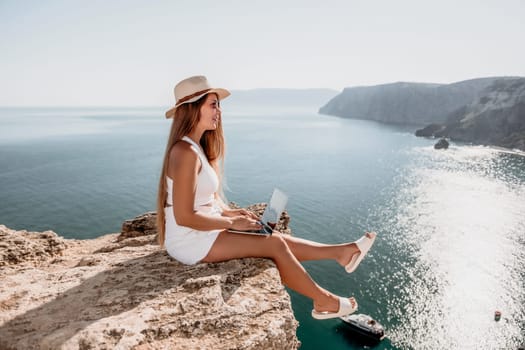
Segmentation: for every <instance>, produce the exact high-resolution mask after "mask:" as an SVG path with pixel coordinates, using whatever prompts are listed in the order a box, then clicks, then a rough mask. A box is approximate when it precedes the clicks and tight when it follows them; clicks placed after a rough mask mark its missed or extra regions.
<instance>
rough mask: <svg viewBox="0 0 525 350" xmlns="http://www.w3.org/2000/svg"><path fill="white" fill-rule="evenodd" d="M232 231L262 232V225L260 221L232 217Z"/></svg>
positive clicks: (239, 216) (244, 217) (246, 217)
mask: <svg viewBox="0 0 525 350" xmlns="http://www.w3.org/2000/svg"><path fill="white" fill-rule="evenodd" d="M231 222H232V225H231V227H230V228H231V229H233V230H238V231H251V230H260V229H261V228H262V225H261V224H260V223H259V220H256V219H253V218H251V217H248V216H245V215H238V216H233V217H231Z"/></svg>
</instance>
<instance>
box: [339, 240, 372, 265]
mask: <svg viewBox="0 0 525 350" xmlns="http://www.w3.org/2000/svg"><path fill="white" fill-rule="evenodd" d="M376 236H377V234H376V233H375V232H367V233H365V235H364V236H363V237H361V238H360V239H359V240H362V239H363V238H365V237H366V238H368V239H370V240H371V242H372V243H373V241H374V240H375V238H376ZM357 242H358V241H356V242H352V243H348V244H346V245H344V248H345V249H343V251H342V253H341V255H340V256H339V257H338V258H337V259H336V260H337V262H338V263H339V265H341V266H343V267H346V266H347V265H348V264H349V263H350V262H351V261H352V260H355V259H357V257H358V256H359V254H362V253H363V254H366V251H365V252H361V250H360V249H359V247H358V244H357ZM356 267H357V266H356Z"/></svg>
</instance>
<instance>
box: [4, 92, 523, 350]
mask: <svg viewBox="0 0 525 350" xmlns="http://www.w3.org/2000/svg"><path fill="white" fill-rule="evenodd" d="M226 101H227V100H225V103H224V104H223V125H224V130H225V134H226V140H227V157H226V161H225V174H226V184H225V189H226V196H227V198H228V200H229V201H232V202H235V203H237V204H239V205H242V206H246V205H249V204H252V203H258V202H265V201H267V200H268V199H269V197H270V195H271V192H272V190H273V188H274V187H278V188H280V189H281V190H283V191H285V192H286V193H287V194H288V196H289V202H288V206H287V210H288V213H289V214H290V216H291V222H290V227H291V229H292V231H293V234H294V235H296V236H298V237H303V238H307V239H312V240H315V241H319V242H323V243H341V242H349V241H353V240H356V239H358V238H359V237H361V236H362V235H363V233H364V232H366V231H375V232H377V233H378V238H377V239H376V242H375V244H374V246H373V248H372V249H371V251H370V252H369V253H368V255H367V257H366V258H365V259H364V260H363V261H362V263H361V265H360V266H359V268H358V269H357V270H356V271H355V272H354V273H352V274H347V273H346V272H345V271H344V269H343V268H342V267H341V266H339V265H338V264H337V263H335V262H334V261H310V262H305V263H304V266H305V268H306V269H307V270H308V272H309V273H310V274H311V275H312V277H313V278H314V279H315V280H316V281H317V282H318V283H319V284H320V285H321V286H323V287H325V288H326V289H328V290H330V291H333V292H334V293H337V294H339V295H343V296H354V297H355V298H356V299H357V301H358V304H359V311H358V312H359V313H364V314H367V315H370V316H372V317H373V318H374V319H376V320H377V321H378V322H380V323H381V324H382V325H383V326H384V328H385V331H386V338H385V339H384V340H382V341H381V342H379V343H374V342H369V341H367V340H366V339H365V338H362V337H359V336H357V335H356V334H354V333H352V332H351V331H350V330H349V329H348V328H347V326H345V324H344V323H343V322H342V321H340V320H339V319H333V320H326V321H318V320H314V319H313V318H312V317H311V315H310V312H311V309H312V304H311V301H310V300H309V299H307V298H305V297H303V296H301V295H299V294H297V293H295V292H293V291H291V290H289V292H290V295H291V300H292V306H293V310H294V314H295V317H296V319H297V320H298V321H299V328H298V330H297V336H298V338H299V340H300V341H301V343H302V346H301V349H303V350H306V349H518V348H519V347H522V346H524V344H525V156H524V154H523V153H522V152H519V151H513V150H505V149H497V148H491V147H485V146H475V145H468V144H459V143H451V145H450V147H449V149H448V150H435V149H434V148H433V145H434V143H435V142H436V140H432V139H426V138H417V137H415V136H414V131H415V129H416V128H417V127H415V126H395V125H386V124H380V123H376V122H373V121H365V120H357V119H345V118H338V117H333V116H327V115H320V114H318V108H319V106H318V105H313V104H311V103H308V101H304V103H296V104H293V105H287V104H285V103H284V104H272V103H271V101H264V103H262V102H261V103H256V102H253V103H251V104H235V103H233V102H232V103H230V104H228V103H227V102H226ZM165 109H167V108H162V107H136V108H133V107H125V108H122V107H100V108H93V107H90V108H80V107H76V108H57V107H40V108H37V107H35V108H1V109H0V224H3V225H6V226H8V227H10V228H13V229H18V230H22V229H25V230H30V231H45V230H53V231H54V232H56V233H58V234H59V235H61V236H63V237H66V238H77V239H88V238H94V237H97V236H100V235H103V234H107V233H113V232H119V231H120V228H121V225H122V222H123V221H124V220H127V219H131V218H133V217H135V216H137V215H140V214H142V213H145V212H147V211H152V210H155V197H156V190H157V183H158V179H159V172H160V167H161V161H162V157H163V154H164V151H165V147H166V141H167V135H168V131H169V127H170V121H169V120H166V119H165V118H164V115H163V113H164V110H165ZM496 311H500V312H501V319H500V320H499V321H496V319H495V312H496Z"/></svg>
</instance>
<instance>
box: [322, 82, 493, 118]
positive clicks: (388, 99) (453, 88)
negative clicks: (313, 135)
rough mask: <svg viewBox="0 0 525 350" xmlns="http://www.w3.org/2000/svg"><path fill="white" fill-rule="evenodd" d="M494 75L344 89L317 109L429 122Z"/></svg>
mask: <svg viewBox="0 0 525 350" xmlns="http://www.w3.org/2000/svg"><path fill="white" fill-rule="evenodd" d="M497 79H498V78H479V79H472V80H465V81H460V82H457V83H453V84H430V83H408V82H398V83H392V84H382V85H375V86H358V87H349V88H345V89H344V90H343V92H341V93H340V94H339V95H337V96H335V97H334V98H332V99H331V100H330V101H329V102H328V103H326V104H325V105H324V106H322V107H321V108H320V110H319V113H321V114H327V115H334V116H337V117H343V118H354V119H367V120H374V121H378V122H384V123H392V124H419V125H423V124H429V123H438V122H443V121H445V120H446V118H447V116H448V115H449V114H450V113H451V112H453V111H455V110H457V109H458V108H460V107H462V106H464V105H466V104H468V103H470V102H471V101H472V100H474V99H476V98H477V97H479V96H480V93H481V92H482V91H483V90H484V89H485V88H486V87H487V86H489V85H490V84H492V83H493V82H494V81H495V80H497Z"/></svg>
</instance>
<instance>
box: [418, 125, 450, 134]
mask: <svg viewBox="0 0 525 350" xmlns="http://www.w3.org/2000/svg"><path fill="white" fill-rule="evenodd" d="M443 129H444V126H443V125H440V124H430V125H428V126H426V127H424V128H423V129H418V130H416V136H418V137H434V136H435V134H436V133H437V132H440V131H442V130H443Z"/></svg>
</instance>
